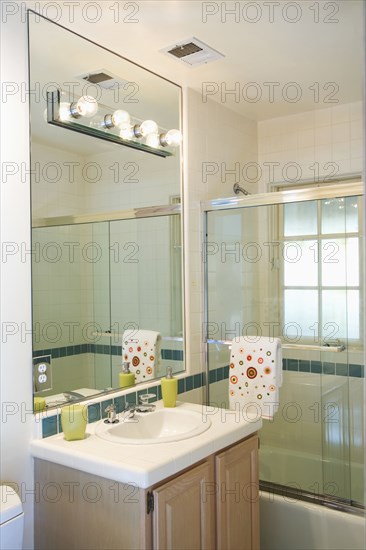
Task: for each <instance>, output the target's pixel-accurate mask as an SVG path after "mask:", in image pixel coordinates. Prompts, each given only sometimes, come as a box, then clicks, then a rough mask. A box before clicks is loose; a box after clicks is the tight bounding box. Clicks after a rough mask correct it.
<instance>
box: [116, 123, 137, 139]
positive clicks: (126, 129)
mask: <svg viewBox="0 0 366 550" xmlns="http://www.w3.org/2000/svg"><path fill="white" fill-rule="evenodd" d="M120 128H121V131H120V133H119V137H121V138H122V139H132V138H133V136H134V133H133V128H132V126H131V125H130V124H122V125H121V126H120Z"/></svg>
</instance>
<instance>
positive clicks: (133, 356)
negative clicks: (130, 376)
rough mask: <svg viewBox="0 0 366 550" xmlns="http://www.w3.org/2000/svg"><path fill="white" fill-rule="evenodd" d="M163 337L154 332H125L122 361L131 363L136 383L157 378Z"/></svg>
mask: <svg viewBox="0 0 366 550" xmlns="http://www.w3.org/2000/svg"><path fill="white" fill-rule="evenodd" d="M160 348H161V335H160V333H159V332H155V331H153V330H125V332H124V333H123V342H122V360H123V361H128V362H129V363H130V371H131V372H133V373H134V375H135V381H136V383H139V382H147V381H148V380H152V379H153V378H156V373H157V371H158V370H159V363H160Z"/></svg>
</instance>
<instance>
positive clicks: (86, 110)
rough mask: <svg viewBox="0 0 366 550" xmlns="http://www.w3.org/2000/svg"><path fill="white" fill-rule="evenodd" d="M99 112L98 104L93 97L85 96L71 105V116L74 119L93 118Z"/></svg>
mask: <svg viewBox="0 0 366 550" xmlns="http://www.w3.org/2000/svg"><path fill="white" fill-rule="evenodd" d="M97 112H98V102H97V100H96V99H94V97H92V96H91V95H83V96H82V97H81V98H80V99H79V100H78V101H74V102H73V103H71V105H70V114H71V116H72V117H74V118H80V117H85V118H91V117H93V116H94V115H96V114H97Z"/></svg>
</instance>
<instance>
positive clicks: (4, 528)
mask: <svg viewBox="0 0 366 550" xmlns="http://www.w3.org/2000/svg"><path fill="white" fill-rule="evenodd" d="M23 525H24V513H23V507H22V503H21V501H20V498H19V497H18V495H17V494H16V492H15V491H14V490H13V489H12V488H11V487H9V486H8V485H1V486H0V549H1V550H21V549H22V546H23Z"/></svg>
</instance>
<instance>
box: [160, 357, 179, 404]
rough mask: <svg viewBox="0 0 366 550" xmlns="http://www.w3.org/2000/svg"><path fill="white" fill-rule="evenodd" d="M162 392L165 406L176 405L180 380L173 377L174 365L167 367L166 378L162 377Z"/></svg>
mask: <svg viewBox="0 0 366 550" xmlns="http://www.w3.org/2000/svg"><path fill="white" fill-rule="evenodd" d="M161 393H162V396H163V403H164V407H175V405H176V403H177V394H178V380H177V379H176V378H173V374H172V367H168V368H167V374H166V377H165V378H162V379H161Z"/></svg>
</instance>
